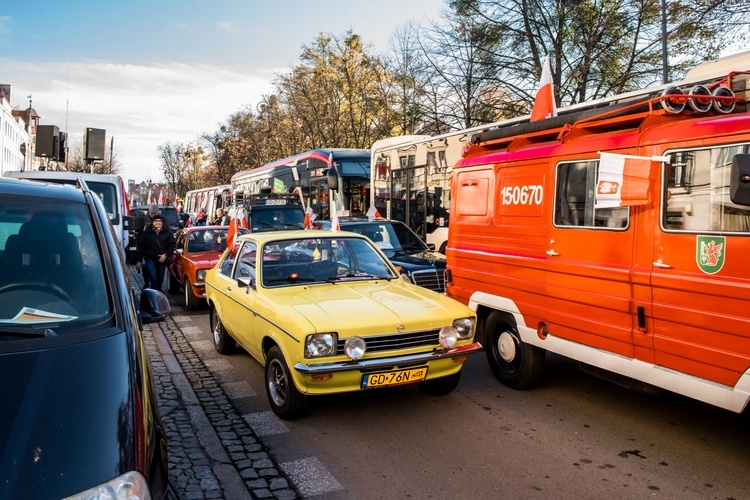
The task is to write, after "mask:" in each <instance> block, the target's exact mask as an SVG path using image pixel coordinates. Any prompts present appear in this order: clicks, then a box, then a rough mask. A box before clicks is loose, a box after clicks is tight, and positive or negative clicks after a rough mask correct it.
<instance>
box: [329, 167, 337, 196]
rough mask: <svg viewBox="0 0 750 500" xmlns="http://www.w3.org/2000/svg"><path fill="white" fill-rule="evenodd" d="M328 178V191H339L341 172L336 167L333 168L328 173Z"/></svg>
mask: <svg viewBox="0 0 750 500" xmlns="http://www.w3.org/2000/svg"><path fill="white" fill-rule="evenodd" d="M326 175H327V176H328V189H330V190H332V191H338V189H339V171H338V170H337V169H336V167H331V168H329V169H328V172H327V173H326Z"/></svg>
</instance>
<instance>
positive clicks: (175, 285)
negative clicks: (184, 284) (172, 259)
mask: <svg viewBox="0 0 750 500" xmlns="http://www.w3.org/2000/svg"><path fill="white" fill-rule="evenodd" d="M169 293H172V294H178V293H180V282H179V281H177V279H176V278H175V277H174V276H173V275H172V273H171V272H170V273H169Z"/></svg>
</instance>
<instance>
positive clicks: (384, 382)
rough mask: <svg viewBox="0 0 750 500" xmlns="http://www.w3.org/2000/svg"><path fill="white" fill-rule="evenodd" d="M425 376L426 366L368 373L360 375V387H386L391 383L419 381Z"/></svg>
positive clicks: (399, 383)
mask: <svg viewBox="0 0 750 500" xmlns="http://www.w3.org/2000/svg"><path fill="white" fill-rule="evenodd" d="M426 376H427V367H424V368H413V369H411V370H397V371H393V372H386V373H370V374H369V375H365V376H364V377H362V389H374V388H376V387H388V386H391V385H401V384H410V383H412V382H420V381H422V380H424V379H425V377H426Z"/></svg>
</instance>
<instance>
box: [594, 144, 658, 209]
mask: <svg viewBox="0 0 750 500" xmlns="http://www.w3.org/2000/svg"><path fill="white" fill-rule="evenodd" d="M599 155H600V157H601V158H600V160H599V171H598V177H597V182H596V203H595V205H594V206H595V207H596V208H611V207H629V206H635V205H647V204H648V203H649V201H650V200H649V178H650V176H651V165H652V164H653V163H654V162H660V161H667V162H668V161H669V158H668V157H664V156H631V155H620V154H615V153H599Z"/></svg>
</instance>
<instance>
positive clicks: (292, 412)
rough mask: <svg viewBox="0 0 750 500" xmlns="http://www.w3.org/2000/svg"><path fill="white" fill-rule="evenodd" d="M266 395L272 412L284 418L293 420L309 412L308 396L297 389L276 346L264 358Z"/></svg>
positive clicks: (309, 402)
mask: <svg viewBox="0 0 750 500" xmlns="http://www.w3.org/2000/svg"><path fill="white" fill-rule="evenodd" d="M266 396H268V403H269V404H270V405H271V409H272V410H273V412H274V413H275V414H276V416H278V417H279V418H283V419H284V420H294V419H297V418H300V417H304V416H305V415H307V414H308V413H310V409H311V405H312V403H311V401H310V396H306V395H304V394H302V393H301V392H299V391H298V390H297V387H296V386H295V385H294V380H293V379H292V374H291V372H290V371H289V366H287V364H286V361H285V360H284V355H283V354H281V349H279V348H278V347H276V346H274V347H272V348H271V350H270V351H269V353H268V357H267V358H266Z"/></svg>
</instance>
